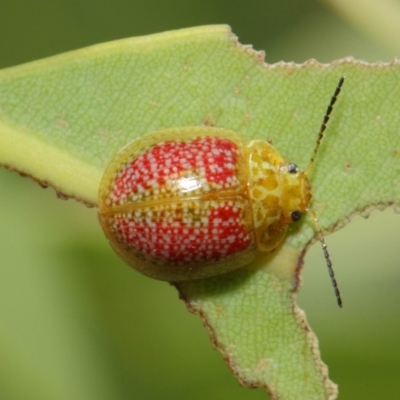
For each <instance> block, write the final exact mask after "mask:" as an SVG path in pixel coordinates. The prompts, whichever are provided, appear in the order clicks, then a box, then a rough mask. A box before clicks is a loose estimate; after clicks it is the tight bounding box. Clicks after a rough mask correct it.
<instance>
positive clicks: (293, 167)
mask: <svg viewBox="0 0 400 400" xmlns="http://www.w3.org/2000/svg"><path fill="white" fill-rule="evenodd" d="M288 172H289V174H296V173H297V172H299V168H298V167H297V165H296V164H289V165H288Z"/></svg>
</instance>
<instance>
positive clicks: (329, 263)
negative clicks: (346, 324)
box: [307, 209, 343, 307]
mask: <svg viewBox="0 0 400 400" xmlns="http://www.w3.org/2000/svg"><path fill="white" fill-rule="evenodd" d="M307 211H308V213H309V214H311V217H312V219H313V221H314V224H315V227H316V229H317V232H318V235H319V241H320V242H321V246H322V251H323V252H324V257H325V261H326V266H327V267H328V272H329V276H330V278H331V282H332V287H333V290H334V292H335V296H336V301H337V303H338V306H339V307H342V306H343V301H342V297H341V295H340V290H339V287H338V284H337V282H336V278H335V273H334V272H333V268H332V261H331V259H330V257H329V253H328V250H327V245H326V243H325V239H324V235H323V234H322V230H321V228H320V226H319V224H318V220H317V216H316V215H315V212H314V211H313V210H310V209H307Z"/></svg>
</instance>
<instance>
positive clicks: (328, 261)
mask: <svg viewBox="0 0 400 400" xmlns="http://www.w3.org/2000/svg"><path fill="white" fill-rule="evenodd" d="M343 83H344V77H341V78H340V79H339V82H338V84H337V86H336V89H335V92H334V93H333V96H332V98H331V101H330V103H329V105H328V108H327V109H326V112H325V116H324V119H323V121H322V125H321V128H320V129H319V133H318V137H317V141H316V143H315V147H314V151H313V154H312V157H311V160H310V163H309V164H308V167H307V169H306V170H305V171H304V174H306V175H307V174H309V173H310V172H311V171H312V169H313V167H314V162H315V158H316V156H317V153H318V150H319V146H320V144H321V140H322V138H323V137H324V132H325V129H326V125H327V124H328V121H329V118H330V115H331V113H332V110H333V105H334V104H335V103H336V100H337V98H338V96H339V93H340V91H341V89H342V86H343ZM307 211H308V213H309V214H310V215H311V217H312V219H313V221H314V225H315V228H316V230H317V232H318V236H319V241H320V243H321V246H322V251H323V253H324V257H325V261H326V266H327V267H328V272H329V276H330V278H331V282H332V287H333V290H334V292H335V296H336V301H337V304H338V306H339V307H342V306H343V302H342V297H341V296H340V291H339V287H338V284H337V282H336V279H335V273H334V272H333V268H332V261H331V259H330V257H329V253H328V250H327V246H326V243H325V239H324V235H323V234H322V230H321V228H320V226H319V224H318V220H317V216H316V215H315V212H314V211H313V210H311V209H307Z"/></svg>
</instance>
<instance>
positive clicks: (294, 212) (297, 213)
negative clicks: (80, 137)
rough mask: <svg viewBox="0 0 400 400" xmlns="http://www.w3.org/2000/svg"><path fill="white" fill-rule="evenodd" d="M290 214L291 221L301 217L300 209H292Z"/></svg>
mask: <svg viewBox="0 0 400 400" xmlns="http://www.w3.org/2000/svg"><path fill="white" fill-rule="evenodd" d="M290 216H291V217H292V221H293V222H297V221H299V220H300V219H301V216H302V214H301V212H300V211H293V212H292V213H291V214H290Z"/></svg>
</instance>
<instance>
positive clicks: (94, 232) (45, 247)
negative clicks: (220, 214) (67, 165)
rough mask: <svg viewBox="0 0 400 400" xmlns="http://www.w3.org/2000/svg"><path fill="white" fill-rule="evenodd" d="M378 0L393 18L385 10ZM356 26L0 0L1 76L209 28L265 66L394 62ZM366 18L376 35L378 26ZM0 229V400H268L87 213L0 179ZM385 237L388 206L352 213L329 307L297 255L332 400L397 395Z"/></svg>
mask: <svg viewBox="0 0 400 400" xmlns="http://www.w3.org/2000/svg"><path fill="white" fill-rule="evenodd" d="M386 2H387V1H386V0H385V1H384V2H381V3H382V4H383V3H386ZM349 3H350V2H349ZM368 4H370V1H369V0H366V1H365V3H364V6H365V7H362V8H360V9H359V11H358V17H359V18H360V15H361V17H363V12H364V11H365V10H366V9H367V8H368ZM391 4H392V5H394V6H395V8H396V7H397V6H398V7H399V10H400V4H399V1H395V0H393V1H391ZM373 14H374V13H373ZM390 14H392V15H393V12H391V13H390ZM340 15H343V14H340ZM376 15H377V14H376V13H375V16H376ZM399 15H400V14H399ZM368 18H369V17H368V15H365V20H364V22H365V23H364V24H363V23H361V24H360V23H355V24H352V18H351V14H350V16H349V14H347V17H346V18H345V19H341V18H340V17H339V14H337V13H336V12H335V11H334V10H333V9H331V8H329V7H327V6H326V5H324V4H322V3H318V2H315V1H312V0H284V1H282V0H264V1H262V0H247V1H232V0H230V1H228V0H202V1H199V0H196V1H190V0H170V1H160V0H136V1H132V0H131V1H128V0H113V1H111V0H97V1H94V0H81V1H77V0H68V1H66V0H53V1H50V0H36V1H34V2H30V1H28V0H1V2H0V68H4V67H9V66H13V65H17V64H20V63H24V62H28V61H32V60H36V59H39V58H43V57H47V56H51V55H54V54H57V53H61V52H65V51H68V50H73V49H77V48H80V47H84V46H88V45H92V44H96V43H100V42H104V41H109V40H115V39H120V38H124V37H129V36H138V35H145V34H150V33H155V32H161V31H165V30H171V29H177V28H183V27H190V26H195V25H205V24H215V23H227V24H229V25H231V26H232V29H233V31H234V33H236V34H237V35H238V36H239V39H240V41H241V43H245V44H252V45H253V46H254V48H255V49H257V50H261V49H263V50H265V51H266V53H267V58H266V60H267V62H269V63H274V62H278V61H281V60H284V61H295V62H303V61H305V60H307V59H309V58H315V59H317V60H318V61H322V62H330V61H332V60H335V59H338V58H342V57H345V56H354V57H355V58H361V59H364V60H366V61H369V62H375V61H379V60H380V61H390V60H391V59H392V58H393V57H394V56H396V55H397V56H398V55H399V50H398V49H396V48H395V46H393V45H390V44H389V43H386V42H385V32H382V34H380V33H379V32H378V33H377V32H376V31H374V30H373V29H371V30H369V28H368V27H369V26H371V27H373V26H374V23H373V22H374V21H370V20H369V19H368ZM377 18H382V16H378V17H377ZM398 21H399V25H400V16H399V20H398ZM375 22H377V24H378V25H380V26H381V27H382V29H383V31H384V30H385V29H386V27H389V25H390V24H389V23H388V24H385V21H384V20H381V19H378V20H377V21H375ZM359 29H360V30H359ZM387 29H389V28H387ZM386 33H387V32H386ZM392 36H393V35H392ZM398 43H400V38H399V40H398ZM377 173H384V171H377ZM0 221H1V228H0V254H1V259H2V265H1V268H0V399H5V400H19V399H24V400H25V399H28V400H36V399H38V400H39V399H40V400H61V399H66V400H67V399H68V400H69V399H73V400H92V399H93V400H103V399H104V400H105V399H107V400H110V399H113V400H114V399H115V400H124V399H139V400H147V399H148V400H158V399H163V400H166V399H175V400H180V399H191V400H196V399H208V400H224V399H230V400H235V399H265V398H267V395H266V393H265V392H264V391H263V390H261V389H257V390H250V389H246V388H242V387H240V386H239V384H238V383H237V381H236V380H235V378H233V376H232V375H231V373H230V371H229V369H228V367H226V366H225V364H224V362H223V361H222V358H221V356H220V355H219V353H217V352H216V351H214V350H213V349H212V345H211V343H210V341H209V340H208V334H207V332H206V330H205V329H204V328H203V327H202V325H201V322H200V321H199V319H198V318H197V317H195V316H193V315H191V314H189V313H188V312H187V311H186V309H185V307H184V304H183V303H182V302H180V301H179V300H178V297H177V293H176V291H175V289H174V288H173V287H170V286H169V285H168V284H166V283H161V282H157V281H153V280H150V279H148V278H145V277H142V276H140V275H139V274H137V273H135V272H134V271H132V270H131V269H129V268H128V267H127V266H125V265H124V264H123V263H122V262H121V261H120V260H119V259H117V257H116V256H115V255H114V254H113V253H112V251H111V250H110V248H109V247H108V245H107V243H106V241H105V239H104V237H103V235H102V233H101V231H100V227H99V224H98V222H97V216H96V211H95V210H94V209H87V208H85V207H84V206H82V205H80V204H77V203H75V202H73V201H67V202H65V201H60V200H58V199H57V198H56V196H55V193H54V191H53V190H51V189H48V190H43V189H42V188H40V187H39V186H38V185H37V184H35V183H34V182H32V181H30V180H28V179H21V178H20V177H19V176H18V175H17V174H15V173H11V172H8V171H6V170H4V169H0ZM399 237H400V217H399V215H398V214H395V213H394V212H393V210H386V211H385V212H380V211H375V212H374V213H373V214H372V216H371V217H370V218H369V220H365V219H362V218H361V217H354V218H353V219H352V223H351V224H350V225H348V226H347V227H346V228H345V229H343V230H340V231H338V232H337V233H335V234H333V235H330V236H328V237H327V242H328V246H329V250H330V253H331V256H332V259H333V261H334V263H335V269H336V274H337V277H338V280H339V283H340V288H341V290H342V292H343V297H344V301H345V307H344V309H342V310H339V309H337V307H336V304H335V300H334V297H333V294H332V290H331V288H330V282H329V279H328V277H327V274H326V270H325V262H324V259H323V257H322V254H321V250H320V247H319V245H318V244H315V245H314V246H313V247H312V248H311V250H310V252H309V253H308V255H307V257H306V261H305V268H304V270H303V273H302V276H303V279H304V285H303V287H302V291H301V294H300V295H299V302H300V305H301V306H302V307H303V308H304V309H305V311H306V313H307V316H308V319H309V322H310V324H311V326H312V328H313V329H314V331H315V332H316V333H317V335H318V337H319V340H320V346H321V351H322V357H323V360H324V361H325V362H326V363H327V364H328V366H329V370H330V377H331V379H333V380H334V381H335V382H337V383H338V384H339V390H340V397H339V398H340V399H343V400H344V399H351V400H354V399H364V400H366V399H377V398H379V399H395V398H398V396H399V393H400V380H399V379H398V376H399V373H400V361H399V357H400V346H399V338H400V317H399V312H398V310H397V304H398V302H399V298H400V295H399V288H400V275H399V272H398V267H399V255H400V253H399V248H398V247H397V246H398V243H399Z"/></svg>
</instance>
